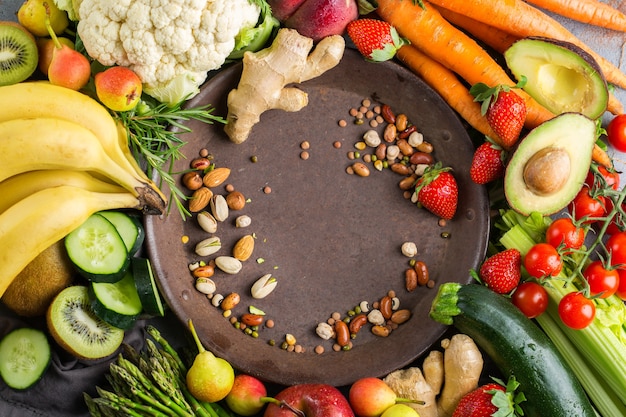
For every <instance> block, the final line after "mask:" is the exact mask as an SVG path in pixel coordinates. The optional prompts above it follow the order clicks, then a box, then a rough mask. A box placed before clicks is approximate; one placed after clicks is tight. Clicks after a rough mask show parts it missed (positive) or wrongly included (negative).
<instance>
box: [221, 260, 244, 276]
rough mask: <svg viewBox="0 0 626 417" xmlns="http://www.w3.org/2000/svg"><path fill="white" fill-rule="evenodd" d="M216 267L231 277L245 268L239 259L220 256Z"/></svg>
mask: <svg viewBox="0 0 626 417" xmlns="http://www.w3.org/2000/svg"><path fill="white" fill-rule="evenodd" d="M215 265H216V266H217V267H218V268H219V269H221V270H222V271H224V272H226V273H227V274H231V275H234V274H237V273H238V272H239V271H241V268H242V266H243V265H242V264H241V261H240V260H239V259H237V258H233V257H232V256H218V257H217V258H215Z"/></svg>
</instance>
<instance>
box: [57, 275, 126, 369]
mask: <svg viewBox="0 0 626 417" xmlns="http://www.w3.org/2000/svg"><path fill="white" fill-rule="evenodd" d="M90 302H91V299H90V297H89V290H88V289H87V287H85V286H83V285H74V286H71V287H67V288H66V289H64V290H63V291H61V292H60V293H59V294H58V295H57V296H56V297H55V298H54V300H53V301H52V303H51V304H50V307H49V308H48V312H47V314H46V319H47V323H48V331H49V332H50V334H51V335H52V337H53V338H54V340H55V341H56V342H57V343H58V344H59V345H60V346H61V347H62V348H63V349H65V350H66V351H68V352H69V353H71V354H72V355H74V356H76V357H78V358H81V359H90V360H91V359H100V358H104V357H107V356H110V355H112V354H113V353H115V351H116V350H117V349H118V348H119V347H120V345H121V344H122V339H123V338H124V331H123V330H122V329H118V328H117V327H113V326H111V325H110V324H108V323H107V322H105V321H103V320H101V319H99V318H98V317H97V316H96V315H95V313H94V312H93V310H92V309H91V306H90Z"/></svg>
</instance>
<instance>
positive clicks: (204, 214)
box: [198, 210, 217, 233]
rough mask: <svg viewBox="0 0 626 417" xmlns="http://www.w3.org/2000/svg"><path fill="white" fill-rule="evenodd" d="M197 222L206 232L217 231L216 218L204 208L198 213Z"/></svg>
mask: <svg viewBox="0 0 626 417" xmlns="http://www.w3.org/2000/svg"><path fill="white" fill-rule="evenodd" d="M198 224H199V225H200V227H201V228H202V230H204V231H205V232H207V233H215V232H217V220H215V217H213V215H212V214H211V213H209V212H208V211H206V210H204V211H201V212H200V213H198Z"/></svg>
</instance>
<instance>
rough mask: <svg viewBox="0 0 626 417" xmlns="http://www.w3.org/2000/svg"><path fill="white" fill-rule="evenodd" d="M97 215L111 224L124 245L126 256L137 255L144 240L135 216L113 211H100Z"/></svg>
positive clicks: (142, 231) (139, 223)
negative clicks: (126, 251)
mask: <svg viewBox="0 0 626 417" xmlns="http://www.w3.org/2000/svg"><path fill="white" fill-rule="evenodd" d="M98 214H100V215H101V216H104V217H105V218H106V219H107V220H108V221H110V222H111V223H113V226H115V228H116V229H117V232H118V233H119V234H120V236H121V237H122V240H123V241H124V244H125V245H126V249H127V250H128V254H129V255H130V256H133V255H134V254H135V253H137V251H138V250H139V248H141V245H143V241H144V239H145V232H144V230H143V226H142V224H141V222H140V221H139V219H138V218H137V216H133V215H130V214H128V213H125V212H122V211H115V210H108V211H101V212H98Z"/></svg>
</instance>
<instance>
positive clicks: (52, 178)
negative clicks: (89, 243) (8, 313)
mask: <svg viewBox="0 0 626 417" xmlns="http://www.w3.org/2000/svg"><path fill="white" fill-rule="evenodd" d="M0 108H1V109H2V111H0V247H1V248H2V250H0V297H2V295H3V294H4V291H5V290H6V288H7V287H8V286H9V284H10V283H11V282H12V281H13V279H14V278H15V277H16V276H17V275H18V274H19V272H20V271H21V270H22V269H23V268H24V267H25V266H26V265H28V263H30V262H31V261H32V260H33V259H34V258H35V257H36V256H37V255H38V254H39V253H41V252H42V251H43V250H44V249H46V248H48V247H49V246H50V245H52V244H53V243H55V242H57V241H58V240H60V239H62V238H63V237H65V236H66V235H67V234H68V233H69V232H71V231H72V230H74V229H75V228H76V227H78V226H80V225H81V224H82V223H83V222H84V221H85V220H86V219H87V218H88V217H89V216H90V215H91V214H93V213H95V212H97V211H101V210H111V209H121V208H132V209H137V210H140V211H142V212H144V213H146V214H162V213H163V212H164V211H165V207H166V201H167V199H166V197H165V195H164V194H163V193H162V192H161V190H159V188H158V187H157V186H156V184H155V183H154V182H153V181H152V180H150V179H149V178H148V177H147V176H146V174H145V173H144V172H143V171H142V170H141V168H140V167H139V165H138V164H137V161H136V160H135V158H134V157H133V155H132V153H131V151H130V149H129V147H128V135H127V133H126V131H125V129H124V128H123V127H122V126H120V125H119V124H118V123H116V121H115V119H113V118H112V117H111V115H110V114H109V112H108V111H107V109H105V108H104V107H103V106H102V105H100V104H99V103H98V102H97V101H96V100H93V99H92V98H90V97H88V96H87V95H85V94H82V93H80V92H77V91H74V90H70V89H68V88H64V87H58V86H54V85H52V84H50V83H47V82H24V83H18V84H14V85H10V86H2V87H0Z"/></svg>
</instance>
